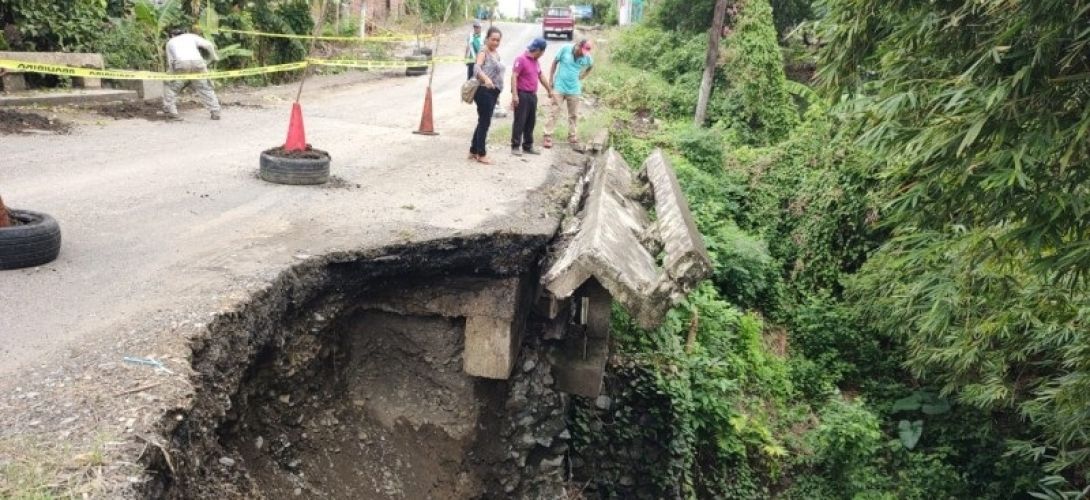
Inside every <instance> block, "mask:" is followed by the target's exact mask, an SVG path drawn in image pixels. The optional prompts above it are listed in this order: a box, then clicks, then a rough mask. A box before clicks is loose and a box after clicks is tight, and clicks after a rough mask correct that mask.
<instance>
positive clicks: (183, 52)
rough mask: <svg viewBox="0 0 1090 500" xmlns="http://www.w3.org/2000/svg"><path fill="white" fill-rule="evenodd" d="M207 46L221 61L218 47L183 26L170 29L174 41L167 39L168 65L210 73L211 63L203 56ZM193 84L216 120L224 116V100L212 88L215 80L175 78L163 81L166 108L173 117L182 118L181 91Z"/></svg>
mask: <svg viewBox="0 0 1090 500" xmlns="http://www.w3.org/2000/svg"><path fill="white" fill-rule="evenodd" d="M201 49H204V50H205V51H207V52H208V54H209V56H211V58H212V60H213V61H218V60H219V56H218V55H216V46H215V45H213V44H212V42H209V41H208V40H205V39H204V38H202V37H200V36H199V35H194V34H192V33H186V32H185V31H183V30H180V29H174V30H171V31H170V40H169V41H167V51H166V52H167V68H168V69H169V71H170V72H171V73H207V72H208V64H207V63H205V62H204V57H203V56H202V55H201ZM190 85H192V86H193V90H194V91H195V92H196V93H197V97H198V98H199V99H200V100H201V104H204V107H205V108H208V111H209V112H211V113H212V119H213V120H219V119H220V103H219V100H218V99H216V91H215V90H214V89H213V88H212V82H210V81H208V80H172V81H168V82H166V83H164V84H163V111H164V112H166V114H167V115H169V116H170V118H171V119H174V120H180V119H181V118H180V117H179V116H178V93H179V92H181V91H182V90H184V89H185V88H186V87H188V86H190Z"/></svg>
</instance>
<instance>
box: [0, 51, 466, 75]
mask: <svg viewBox="0 0 1090 500" xmlns="http://www.w3.org/2000/svg"><path fill="white" fill-rule="evenodd" d="M452 63H459V64H464V63H465V61H463V60H462V58H460V57H450V56H447V57H436V58H433V59H427V60H423V61H406V60H371V59H307V60H306V61H299V62H293V63H286V64H277V65H274V66H261V67H258V68H246V69H233V70H226V71H208V72H205V73H163V72H157V71H137V70H126V69H95V68H79V67H75V66H66V65H61V64H43V63H34V62H26V61H11V60H6V59H0V69H3V70H8V71H13V72H17V73H42V74H47V75H59V76H70V77H77V78H105V79H108V80H219V79H226V78H240V77H246V76H254V75H265V74H269V73H281V72H284V71H294V70H300V69H303V68H306V67H307V65H313V66H337V67H343V68H361V69H378V68H407V67H420V66H430V65H432V64H452Z"/></svg>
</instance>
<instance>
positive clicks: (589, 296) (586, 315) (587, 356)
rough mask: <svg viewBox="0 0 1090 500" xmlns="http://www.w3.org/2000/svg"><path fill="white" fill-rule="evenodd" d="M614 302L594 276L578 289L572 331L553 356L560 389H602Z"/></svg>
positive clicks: (589, 393)
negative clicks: (574, 321) (574, 322)
mask: <svg viewBox="0 0 1090 500" xmlns="http://www.w3.org/2000/svg"><path fill="white" fill-rule="evenodd" d="M612 305H613V300H612V297H610V295H609V292H608V291H607V290H606V289H605V288H603V287H602V285H601V284H599V283H598V282H597V281H596V280H593V279H592V280H589V281H587V282H586V283H585V284H584V285H583V286H582V287H580V288H579V290H578V291H577V292H576V293H575V300H573V301H572V307H576V308H577V309H578V311H577V314H576V316H575V318H576V324H574V325H568V335H566V336H565V337H564V342H563V345H562V346H561V348H560V349H559V351H558V352H557V353H556V356H555V359H553V378H554V379H555V380H556V389H557V390H560V391H563V392H566V393H568V394H575V395H577V396H584V397H588V398H595V397H598V395H599V394H600V393H601V392H602V381H603V380H604V378H605V372H606V362H607V361H608V360H609V319H610V313H611V311H612ZM564 319H565V320H566V318H564ZM584 319H585V321H583V320H584Z"/></svg>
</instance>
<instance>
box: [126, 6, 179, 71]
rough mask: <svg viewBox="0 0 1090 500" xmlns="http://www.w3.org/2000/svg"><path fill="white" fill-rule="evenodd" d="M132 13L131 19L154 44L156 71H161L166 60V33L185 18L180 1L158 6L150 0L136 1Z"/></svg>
mask: <svg viewBox="0 0 1090 500" xmlns="http://www.w3.org/2000/svg"><path fill="white" fill-rule="evenodd" d="M132 12H133V19H134V20H135V21H136V23H137V24H138V25H139V26H140V27H141V29H143V30H144V31H145V32H146V33H147V34H148V38H149V39H150V40H152V41H153V43H154V44H155V53H156V55H157V57H156V61H155V64H156V65H157V66H158V69H160V70H163V69H164V68H165V60H166V31H167V30H168V29H170V28H171V27H173V26H177V25H179V24H180V23H181V22H182V21H183V20H184V18H185V14H184V13H183V12H182V2H181V0H166V1H165V2H163V3H161V4H159V5H156V4H155V3H154V2H152V1H151V0H136V2H134V3H133V8H132Z"/></svg>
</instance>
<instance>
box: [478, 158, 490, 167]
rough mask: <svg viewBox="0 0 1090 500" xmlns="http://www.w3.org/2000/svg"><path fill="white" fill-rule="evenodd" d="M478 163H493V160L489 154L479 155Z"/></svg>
mask: <svg viewBox="0 0 1090 500" xmlns="http://www.w3.org/2000/svg"><path fill="white" fill-rule="evenodd" d="M477 163H483V164H485V165H491V164H492V160H489V159H488V157H487V156H478V157H477Z"/></svg>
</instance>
